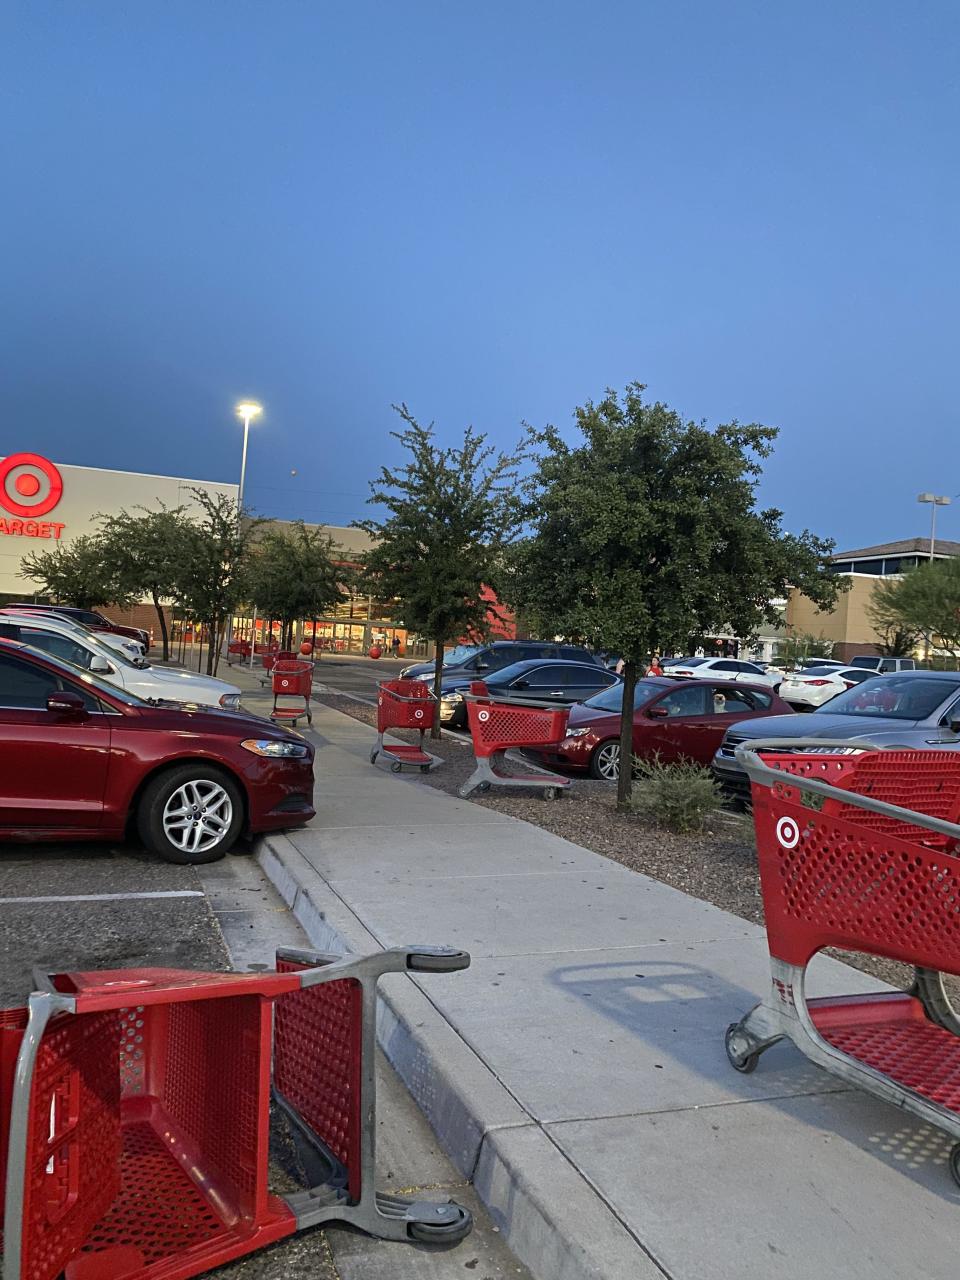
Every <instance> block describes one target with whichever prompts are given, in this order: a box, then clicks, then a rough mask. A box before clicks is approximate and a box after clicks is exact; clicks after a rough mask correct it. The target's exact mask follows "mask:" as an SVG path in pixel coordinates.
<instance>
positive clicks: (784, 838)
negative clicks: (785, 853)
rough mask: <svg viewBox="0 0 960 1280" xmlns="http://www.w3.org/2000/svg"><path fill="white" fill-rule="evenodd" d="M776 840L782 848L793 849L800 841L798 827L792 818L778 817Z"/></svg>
mask: <svg viewBox="0 0 960 1280" xmlns="http://www.w3.org/2000/svg"><path fill="white" fill-rule="evenodd" d="M777 840H778V841H779V842H780V844H781V845H782V847H783V848H784V849H795V848H796V847H797V845H798V844H799V843H800V828H799V827H798V826H797V824H796V822H794V820H793V818H780V819H779V821H778V822H777Z"/></svg>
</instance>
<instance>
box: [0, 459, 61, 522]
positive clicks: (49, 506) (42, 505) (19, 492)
mask: <svg viewBox="0 0 960 1280" xmlns="http://www.w3.org/2000/svg"><path fill="white" fill-rule="evenodd" d="M62 497H63V477H62V476H61V475H60V472H59V471H58V470H57V468H56V467H55V466H54V465H53V463H52V462H50V461H49V460H48V459H47V458H42V457H41V456H40V454H39V453H11V454H10V455H9V457H6V458H4V460H3V461H2V462H0V513H2V512H5V513H7V515H8V516H10V517H15V518H11V519H7V518H5V517H4V516H3V515H2V514H0V534H6V535H8V536H10V535H12V536H14V537H25V538H59V537H60V535H61V533H62V532H63V525H62V524H59V523H57V522H56V521H52V520H50V521H47V520H44V519H43V516H46V515H49V514H50V512H51V511H53V509H54V507H56V505H57V503H58V502H59V501H60V499H61V498H62Z"/></svg>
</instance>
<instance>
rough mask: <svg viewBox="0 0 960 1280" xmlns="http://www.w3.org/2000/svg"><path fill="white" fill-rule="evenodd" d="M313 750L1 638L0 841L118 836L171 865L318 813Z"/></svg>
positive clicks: (272, 729) (228, 714) (216, 854)
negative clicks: (132, 689) (151, 697)
mask: <svg viewBox="0 0 960 1280" xmlns="http://www.w3.org/2000/svg"><path fill="white" fill-rule="evenodd" d="M313 756H314V752H313V747H312V746H311V745H310V743H309V742H307V741H306V740H305V739H304V738H302V737H300V735H299V734H296V733H291V732H289V731H288V730H284V729H280V728H278V727H277V726H275V725H273V724H271V723H270V722H269V721H267V720H261V719H259V718H258V717H256V716H251V715H248V714H247V713H245V712H238V711H220V710H218V709H216V708H213V707H200V708H192V707H191V708H187V707H184V706H182V705H181V704H179V703H176V702H170V703H166V702H164V703H161V702H156V701H150V702H145V701H144V700H143V699H142V698H138V697H136V696H135V695H133V694H129V693H126V692H125V691H124V690H122V689H118V688H117V687H116V686H115V685H112V684H107V683H106V682H105V681H102V680H100V679H99V678H98V677H97V676H95V675H92V674H91V673H90V672H88V671H81V670H80V668H79V667H74V666H72V665H71V664H70V663H67V662H61V661H60V660H59V659H57V658H54V657H52V656H50V655H49V654H46V653H42V654H41V653H39V652H37V651H36V650H35V649H31V648H29V647H28V646H26V645H21V644H19V643H17V642H15V641H11V640H0V839H4V840H119V839H122V838H123V837H124V836H125V835H126V834H128V833H129V832H130V831H135V832H137V833H138V834H139V836H140V839H141V840H142V841H143V843H144V844H145V845H146V846H147V848H149V849H151V850H152V851H153V852H154V853H158V854H159V855H160V856H161V857H162V858H166V859H167V861H168V862H179V863H201V862H213V861H214V860H215V859H217V858H222V857H223V855H224V854H225V853H226V852H227V850H228V849H229V848H230V847H231V845H233V844H234V843H235V842H236V840H237V839H238V838H239V836H240V835H241V834H243V833H247V834H253V833H256V832H261V831H276V830H278V829H280V828H283V827H294V826H299V825H301V824H302V823H304V822H308V821H309V820H310V819H311V818H312V817H313V815H314V808H313Z"/></svg>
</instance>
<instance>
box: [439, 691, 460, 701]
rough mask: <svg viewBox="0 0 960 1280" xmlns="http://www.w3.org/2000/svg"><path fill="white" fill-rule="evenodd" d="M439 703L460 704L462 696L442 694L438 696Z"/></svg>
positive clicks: (458, 694)
mask: <svg viewBox="0 0 960 1280" xmlns="http://www.w3.org/2000/svg"><path fill="white" fill-rule="evenodd" d="M440 701H441V702H462V701H463V694H462V693H442V694H441V695H440Z"/></svg>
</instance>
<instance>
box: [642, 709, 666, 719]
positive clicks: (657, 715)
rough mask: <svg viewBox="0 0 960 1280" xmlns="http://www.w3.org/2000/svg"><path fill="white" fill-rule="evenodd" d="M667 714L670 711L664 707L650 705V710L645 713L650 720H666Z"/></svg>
mask: <svg viewBox="0 0 960 1280" xmlns="http://www.w3.org/2000/svg"><path fill="white" fill-rule="evenodd" d="M669 714H670V712H669V711H668V710H667V708H666V707H651V708H650V710H649V711H648V712H647V715H648V716H649V717H650V719H651V720H666V718H667V716H669Z"/></svg>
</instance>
